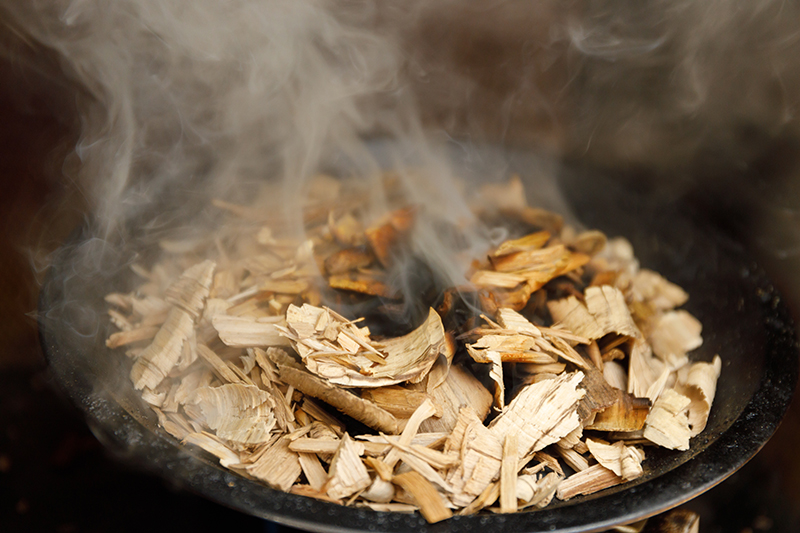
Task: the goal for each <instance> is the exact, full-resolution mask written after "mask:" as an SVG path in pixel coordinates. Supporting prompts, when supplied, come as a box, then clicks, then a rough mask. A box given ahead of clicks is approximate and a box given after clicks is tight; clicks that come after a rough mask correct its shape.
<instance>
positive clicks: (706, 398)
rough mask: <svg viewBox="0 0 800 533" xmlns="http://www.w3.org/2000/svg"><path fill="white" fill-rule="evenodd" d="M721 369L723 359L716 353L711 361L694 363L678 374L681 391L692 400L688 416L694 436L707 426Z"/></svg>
mask: <svg viewBox="0 0 800 533" xmlns="http://www.w3.org/2000/svg"><path fill="white" fill-rule="evenodd" d="M721 371H722V360H721V359H720V358H719V356H718V355H715V356H714V360H713V361H712V362H711V363H703V362H700V363H694V364H692V365H690V366H689V367H688V368H687V369H686V370H685V372H684V371H683V369H682V370H681V373H679V375H678V388H679V391H680V392H681V394H683V395H684V396H686V397H687V398H689V399H690V400H691V403H690V404H689V413H688V418H689V428H690V429H691V435H692V437H694V436H696V435H699V434H700V432H702V431H703V430H704V429H705V427H706V423H707V422H708V415H709V413H710V412H711V404H712V403H713V402H714V396H715V395H716V391H717V379H718V378H719V375H720V372H721ZM684 374H685V375H684Z"/></svg>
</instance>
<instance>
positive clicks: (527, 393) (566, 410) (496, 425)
mask: <svg viewBox="0 0 800 533" xmlns="http://www.w3.org/2000/svg"><path fill="white" fill-rule="evenodd" d="M583 378H584V374H583V372H573V373H571V374H562V375H560V376H558V377H556V378H555V379H551V380H546V381H542V382H540V383H534V384H531V385H528V386H526V387H524V388H523V389H522V391H520V393H519V394H518V395H517V397H516V398H514V400H513V401H512V402H511V403H510V404H509V406H508V408H507V409H506V410H505V411H503V413H502V414H501V415H500V416H498V417H497V418H496V419H494V420H493V421H492V423H491V424H490V425H489V428H490V431H491V432H492V434H493V435H495V436H496V437H497V438H498V439H505V438H506V437H507V436H508V435H510V434H512V433H515V434H516V435H517V436H518V438H519V454H520V455H525V454H527V453H529V452H531V451H534V452H535V451H539V450H541V449H543V448H544V447H546V446H549V445H550V444H553V443H555V442H558V441H559V440H560V439H561V438H562V437H564V436H565V435H567V434H569V433H570V432H571V431H574V430H575V429H576V428H578V427H580V425H581V423H580V419H579V418H578V414H577V407H578V402H579V401H580V400H581V399H582V398H583V397H584V395H585V394H586V392H585V391H584V390H582V389H579V388H578V385H579V384H580V382H581V381H582V380H583ZM531 413H536V416H535V417H532V416H531Z"/></svg>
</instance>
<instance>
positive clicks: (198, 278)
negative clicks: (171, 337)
mask: <svg viewBox="0 0 800 533" xmlns="http://www.w3.org/2000/svg"><path fill="white" fill-rule="evenodd" d="M216 267H217V265H216V264H215V263H214V262H213V261H203V262H202V263H198V264H196V265H194V266H193V267H191V268H188V269H187V270H186V271H184V273H183V274H181V276H180V278H178V280H177V281H176V282H175V283H173V284H172V285H171V286H170V287H169V288H168V289H167V292H166V295H165V297H164V299H165V300H166V301H167V302H169V303H171V304H173V305H175V306H177V307H179V308H181V309H183V310H184V311H186V312H187V313H189V316H191V317H192V319H193V320H197V319H198V318H200V315H201V313H202V311H203V306H204V305H205V301H206V298H208V294H209V291H210V290H211V282H212V281H213V279H214V269H216Z"/></svg>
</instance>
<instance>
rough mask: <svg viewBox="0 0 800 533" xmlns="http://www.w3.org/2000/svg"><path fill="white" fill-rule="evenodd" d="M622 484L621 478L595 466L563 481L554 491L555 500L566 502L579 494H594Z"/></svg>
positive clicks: (600, 466)
mask: <svg viewBox="0 0 800 533" xmlns="http://www.w3.org/2000/svg"><path fill="white" fill-rule="evenodd" d="M622 482H623V480H622V478H621V477H619V476H618V475H616V474H615V473H614V472H612V471H611V470H609V469H608V468H606V467H604V466H603V465H601V464H596V465H594V466H590V467H589V468H587V469H586V470H583V471H581V472H578V473H577V474H573V475H571V476H569V477H568V478H566V479H565V480H563V481H562V482H561V483H560V484H559V485H558V489H557V490H556V498H558V499H559V500H568V499H570V498H573V497H575V496H578V495H580V494H594V493H595V492H597V491H600V490H603V489H607V488H609V487H613V486H615V485H619V484H620V483H622Z"/></svg>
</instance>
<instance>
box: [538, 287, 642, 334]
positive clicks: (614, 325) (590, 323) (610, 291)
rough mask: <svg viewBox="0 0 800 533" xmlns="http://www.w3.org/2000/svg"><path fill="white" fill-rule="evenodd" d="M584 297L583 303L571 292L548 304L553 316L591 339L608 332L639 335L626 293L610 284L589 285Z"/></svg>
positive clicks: (572, 330)
mask: <svg viewBox="0 0 800 533" xmlns="http://www.w3.org/2000/svg"><path fill="white" fill-rule="evenodd" d="M584 297H585V300H586V303H585V304H584V303H581V302H580V301H579V300H578V299H577V298H576V297H574V296H570V297H569V298H566V299H563V300H553V301H550V302H548V303H547V307H548V309H549V310H550V314H551V315H552V316H553V319H554V320H556V321H557V322H558V323H560V324H562V325H563V326H564V327H566V328H567V329H568V330H569V331H571V332H572V333H575V334H576V335H580V336H582V337H586V338H587V339H590V340H596V339H600V338H602V337H603V336H605V335H607V334H609V333H616V334H618V335H623V336H626V337H638V336H639V332H638V330H637V329H636V325H635V324H634V322H633V318H631V314H630V311H629V310H628V306H627V305H626V303H625V296H624V295H623V294H622V292H621V291H620V290H619V289H617V288H615V287H611V286H609V285H604V286H602V287H589V288H587V289H586V292H585V294H584Z"/></svg>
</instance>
